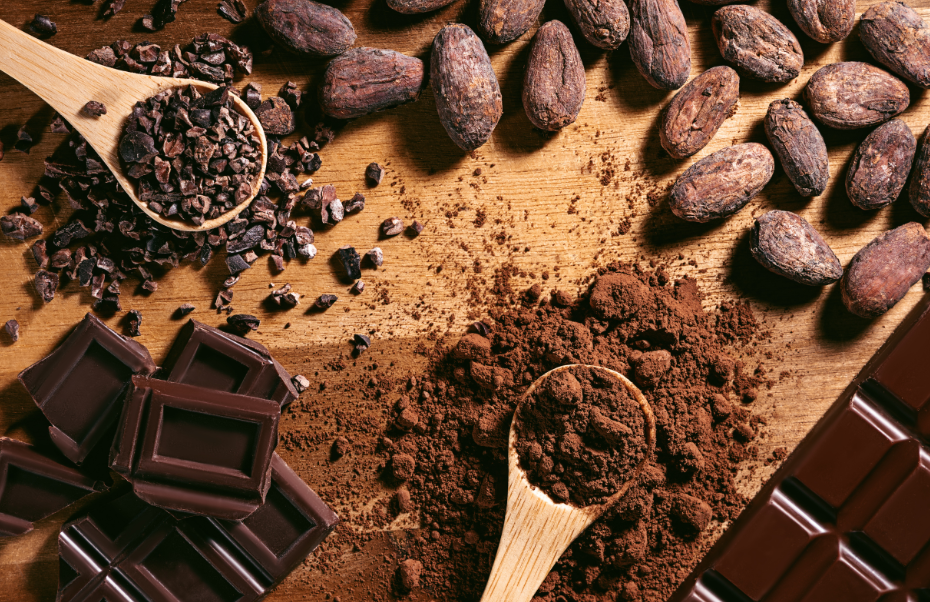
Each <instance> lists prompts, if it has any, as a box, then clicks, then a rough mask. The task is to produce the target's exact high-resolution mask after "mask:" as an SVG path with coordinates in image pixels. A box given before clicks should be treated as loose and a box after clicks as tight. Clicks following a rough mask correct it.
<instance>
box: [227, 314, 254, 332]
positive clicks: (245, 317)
mask: <svg viewBox="0 0 930 602" xmlns="http://www.w3.org/2000/svg"><path fill="white" fill-rule="evenodd" d="M226 323H227V324H229V325H230V326H231V327H232V328H233V330H235V331H236V332H238V333H239V334H245V333H247V332H249V331H255V330H258V327H259V325H260V324H261V320H259V319H258V318H256V317H255V316H252V315H249V314H235V315H233V316H229V317H228V318H226Z"/></svg>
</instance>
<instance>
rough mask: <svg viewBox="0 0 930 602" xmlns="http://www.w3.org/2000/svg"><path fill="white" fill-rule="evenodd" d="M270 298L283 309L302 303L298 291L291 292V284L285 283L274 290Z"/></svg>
mask: <svg viewBox="0 0 930 602" xmlns="http://www.w3.org/2000/svg"><path fill="white" fill-rule="evenodd" d="M268 298H269V300H270V301H271V302H272V303H273V304H274V305H277V306H278V307H280V308H282V309H291V308H293V307H297V305H298V304H299V303H300V297H298V295H297V293H293V292H291V285H290V284H285V285H284V286H282V287H281V288H279V289H275V290H273V291H272V292H271V295H270V296H269V297H268Z"/></svg>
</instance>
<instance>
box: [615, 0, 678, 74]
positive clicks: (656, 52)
mask: <svg viewBox="0 0 930 602" xmlns="http://www.w3.org/2000/svg"><path fill="white" fill-rule="evenodd" d="M630 23H631V29H632V32H631V33H632V35H631V38H630V56H631V57H632V59H633V64H634V65H636V68H637V69H638V70H639V72H640V73H641V74H642V76H643V77H645V78H646V81H647V82H649V85H651V86H653V87H655V88H659V89H662V90H677V89H678V88H680V87H682V86H683V85H684V84H685V82H686V81H688V75H689V74H690V72H691V42H689V41H688V26H687V24H686V23H685V17H684V15H683V14H681V8H679V6H678V2H676V1H675V0H632V2H631V4H630Z"/></svg>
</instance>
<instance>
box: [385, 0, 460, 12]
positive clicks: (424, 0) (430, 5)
mask: <svg viewBox="0 0 930 602" xmlns="http://www.w3.org/2000/svg"><path fill="white" fill-rule="evenodd" d="M453 2H455V0H387V5H388V6H389V7H391V8H392V9H394V10H396V11H397V12H399V13H402V14H405V15H417V14H420V13H428V12H431V11H434V10H439V9H440V8H442V7H443V6H447V5H449V4H452V3H453Z"/></svg>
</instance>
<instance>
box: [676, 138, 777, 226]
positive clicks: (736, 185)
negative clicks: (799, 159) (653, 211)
mask: <svg viewBox="0 0 930 602" xmlns="http://www.w3.org/2000/svg"><path fill="white" fill-rule="evenodd" d="M774 171H775V159H773V158H772V153H770V152H769V149H767V148H765V147H764V146H762V145H761V144H757V143H755V142H749V143H746V144H737V145H736V146H729V147H727V148H725V149H723V150H719V151H717V152H716V153H714V154H712V155H708V156H706V157H704V158H703V159H701V160H700V161H698V162H697V163H695V164H694V165H692V166H691V167H689V168H688V170H687V171H685V173H683V174H681V176H679V178H678V180H676V181H675V185H674V186H673V187H672V192H671V194H670V196H669V204H670V205H671V209H672V213H674V214H675V215H677V216H678V217H680V218H681V219H683V220H687V221H689V222H699V223H704V222H709V221H711V220H715V219H720V218H723V217H727V216H729V215H733V214H734V213H736V212H737V211H739V210H740V209H742V208H743V207H745V206H746V203H748V202H749V201H750V200H751V199H752V198H753V197H754V196H756V195H757V194H759V192H760V191H761V190H762V189H763V188H764V187H765V185H766V184H768V182H769V180H771V179H772V174H773V173H774Z"/></svg>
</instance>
